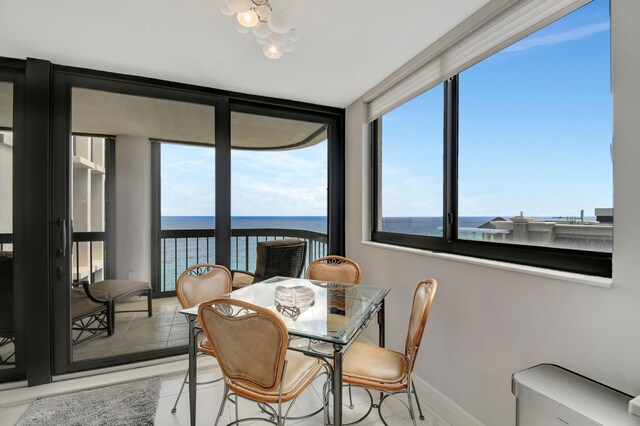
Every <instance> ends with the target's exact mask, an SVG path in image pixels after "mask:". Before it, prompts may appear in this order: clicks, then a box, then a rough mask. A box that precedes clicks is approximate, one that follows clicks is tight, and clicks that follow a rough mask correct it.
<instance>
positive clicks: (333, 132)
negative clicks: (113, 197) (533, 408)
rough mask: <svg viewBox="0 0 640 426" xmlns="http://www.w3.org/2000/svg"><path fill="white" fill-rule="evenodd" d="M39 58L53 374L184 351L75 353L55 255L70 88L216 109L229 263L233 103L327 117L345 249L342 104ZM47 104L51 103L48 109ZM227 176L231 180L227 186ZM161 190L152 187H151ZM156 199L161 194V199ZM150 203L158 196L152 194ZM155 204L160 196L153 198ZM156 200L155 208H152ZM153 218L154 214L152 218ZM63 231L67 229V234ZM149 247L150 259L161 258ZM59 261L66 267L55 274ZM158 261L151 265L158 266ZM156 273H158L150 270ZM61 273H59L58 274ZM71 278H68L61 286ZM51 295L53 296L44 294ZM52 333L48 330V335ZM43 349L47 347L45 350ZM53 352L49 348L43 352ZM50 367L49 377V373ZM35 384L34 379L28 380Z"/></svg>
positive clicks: (336, 245)
mask: <svg viewBox="0 0 640 426" xmlns="http://www.w3.org/2000/svg"><path fill="white" fill-rule="evenodd" d="M40 62H42V64H41V65H42V66H43V67H44V65H45V64H46V65H47V66H48V67H49V69H50V78H51V81H52V92H51V93H50V94H49V100H50V101H51V105H52V114H51V131H52V138H51V153H50V154H51V177H50V181H49V182H48V188H50V189H49V190H50V196H51V210H50V211H49V212H48V221H47V223H48V227H49V233H48V235H49V236H50V241H51V243H50V246H49V253H51V256H50V259H51V264H50V267H49V268H48V270H49V271H51V272H50V282H51V303H50V304H49V303H47V309H48V308H49V306H51V307H55V308H54V309H52V312H51V319H52V335H51V337H52V343H50V345H51V346H52V349H53V352H52V355H53V358H52V360H53V364H52V371H50V373H51V372H52V373H53V374H63V373H70V372H75V371H81V370H87V369H94V368H102V367H108V366H114V365H119V364H127V363H131V362H136V361H143V360H148V359H154V358H159V357H164V356H171V355H176V354H180V353H186V347H176V348H170V349H159V350H153V351H149V352H144V353H133V354H127V355H121V356H116V357H110V358H104V359H94V360H84V361H76V362H74V361H73V360H72V347H71V339H70V327H69V324H70V321H71V318H70V313H69V289H70V286H69V275H70V274H69V272H70V268H71V258H70V256H68V255H67V256H60V257H56V256H55V253H56V251H57V250H58V249H60V248H61V247H62V246H63V241H67V242H69V241H71V239H70V238H71V235H70V227H69V226H67V227H66V228H63V227H61V228H57V227H56V226H55V223H56V219H57V218H58V217H60V218H63V219H66V221H67V223H68V220H69V218H70V212H71V206H70V196H69V177H70V168H71V166H72V165H71V164H70V161H69V159H70V143H69V138H70V135H71V90H72V88H73V87H78V88H87V89H94V90H104V91H108V92H113V93H121V94H125V95H134V96H144V97H151V98H162V99H167V100H175V101H181V102H190V103H199V104H204V105H210V106H213V107H214V108H215V111H216V113H215V120H216V123H215V128H216V235H217V237H218V238H216V263H219V264H222V265H226V266H229V264H230V257H231V226H230V225H231V219H230V213H231V211H230V210H231V207H230V201H231V185H230V178H231V173H230V172H231V164H230V160H231V142H230V138H231V135H230V119H231V118H230V117H231V110H232V109H233V110H234V111H236V110H238V111H239V110H243V111H260V113H261V114H262V113H264V114H265V115H272V116H282V117H284V118H293V119H296V117H297V119H304V120H307V121H314V122H323V123H326V124H327V125H328V139H329V148H328V149H329V153H328V155H329V159H328V160H329V167H328V169H329V170H328V184H329V211H328V215H329V224H328V227H329V229H328V234H329V253H332V254H344V110H343V109H338V108H331V107H324V106H318V105H313V104H307V103H302V102H294V101H287V100H281V99H274V98H266V97H261V96H252V95H246V94H240V93H233V92H227V91H220V90H215V89H210V88H206V87H199V86H192V85H186V84H179V83H171V82H166V81H160V80H155V79H149V78H141V77H134V76H127V75H121V74H114V73H106V72H101V71H92V70H85V69H78V68H72V67H65V66H57V65H53V66H52V65H51V64H50V63H49V62H46V61H40ZM47 111H48V110H47ZM223 182H227V185H223V184H222V183H223ZM158 190H159V188H157V187H155V186H154V187H153V188H152V191H153V193H156V192H157V191H158ZM156 200H158V201H159V197H158V198H156ZM152 202H153V195H152ZM155 202H156V203H157V201H155ZM153 210H154V209H153V206H152V211H153ZM151 220H152V223H153V221H154V219H153V217H152V218H151ZM63 231H66V234H64V235H63V234H62V232H63ZM156 241H157V235H154V232H152V241H150V244H152V253H154V252H157V249H158V247H154V246H153V245H157V243H156ZM153 259H155V256H154V255H153V254H152V261H153V262H157V260H158V259H155V260H153ZM58 268H61V274H60V273H58ZM155 269H157V268H154V270H155ZM152 273H153V272H152ZM59 276H61V277H59ZM60 283H66V284H67V285H58V284H60ZM47 302H48V300H47ZM48 337H49V336H47V338H48ZM43 352H44V351H43ZM45 353H46V354H47V356H48V352H45ZM50 375H51V374H49V380H50ZM30 384H31V382H30Z"/></svg>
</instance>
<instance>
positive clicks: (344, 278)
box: [307, 255, 362, 284]
mask: <svg viewBox="0 0 640 426" xmlns="http://www.w3.org/2000/svg"><path fill="white" fill-rule="evenodd" d="M307 278H308V279H310V280H320V281H332V282H337V283H346V284H360V280H361V278H362V270H361V269H360V265H358V263H357V262H356V261H355V260H352V259H349V258H346V257H342V256H337V255H331V256H325V257H321V258H319V259H316V260H314V261H313V262H311V264H310V265H309V267H308V268H307Z"/></svg>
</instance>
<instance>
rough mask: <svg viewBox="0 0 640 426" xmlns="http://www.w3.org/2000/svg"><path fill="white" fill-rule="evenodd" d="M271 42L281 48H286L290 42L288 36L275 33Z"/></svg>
mask: <svg viewBox="0 0 640 426" xmlns="http://www.w3.org/2000/svg"><path fill="white" fill-rule="evenodd" d="M271 41H272V42H274V43H275V44H278V45H280V46H284V45H285V44H287V41H289V37H288V36H287V34H278V33H273V34H271Z"/></svg>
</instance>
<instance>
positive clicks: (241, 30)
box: [236, 21, 251, 34]
mask: <svg viewBox="0 0 640 426" xmlns="http://www.w3.org/2000/svg"><path fill="white" fill-rule="evenodd" d="M236 31H237V32H239V33H240V34H246V33H248V32H249V31H251V28H247V27H245V26H244V25H240V22H238V21H236Z"/></svg>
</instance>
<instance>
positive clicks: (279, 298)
mask: <svg viewBox="0 0 640 426" xmlns="http://www.w3.org/2000/svg"><path fill="white" fill-rule="evenodd" d="M315 302H316V301H315V293H314V292H313V290H312V289H310V288H309V287H305V286H295V287H285V286H281V285H279V286H278V287H276V297H275V303H274V304H275V307H276V310H277V311H278V312H280V313H281V314H284V315H287V316H289V317H291V318H294V319H295V318H297V317H298V315H300V314H301V313H302V312H303V311H304V310H305V309H306V308H308V307H310V306H313V305H314V303H315Z"/></svg>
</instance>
